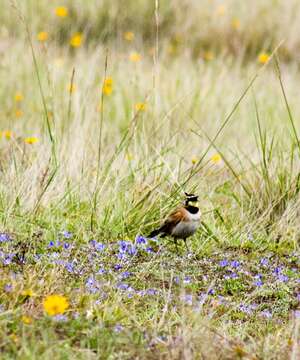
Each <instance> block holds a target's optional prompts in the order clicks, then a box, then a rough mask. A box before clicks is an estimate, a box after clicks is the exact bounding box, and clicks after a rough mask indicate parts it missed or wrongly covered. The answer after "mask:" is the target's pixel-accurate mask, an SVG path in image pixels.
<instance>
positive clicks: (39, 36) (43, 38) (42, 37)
mask: <svg viewBox="0 0 300 360" xmlns="http://www.w3.org/2000/svg"><path fill="white" fill-rule="evenodd" d="M48 37H49V35H48V33H47V32H46V31H40V32H39V33H38V34H37V39H38V41H40V42H44V41H47V40H48Z"/></svg>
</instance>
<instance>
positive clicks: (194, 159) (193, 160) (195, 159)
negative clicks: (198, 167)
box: [192, 157, 198, 165]
mask: <svg viewBox="0 0 300 360" xmlns="http://www.w3.org/2000/svg"><path fill="white" fill-rule="evenodd" d="M197 162H198V159H197V158H196V157H193V158H192V164H193V165H195V164H197Z"/></svg>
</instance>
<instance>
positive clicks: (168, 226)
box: [161, 209, 186, 233]
mask: <svg viewBox="0 0 300 360" xmlns="http://www.w3.org/2000/svg"><path fill="white" fill-rule="evenodd" d="M185 218H186V215H185V212H184V209H177V210H175V211H174V212H173V213H171V214H170V215H169V216H168V217H167V219H166V220H165V222H164V223H163V225H162V226H161V231H162V232H165V233H171V232H172V229H173V228H174V227H175V226H176V225H177V224H178V223H180V221H184V220H185Z"/></svg>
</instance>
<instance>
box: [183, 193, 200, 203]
mask: <svg viewBox="0 0 300 360" xmlns="http://www.w3.org/2000/svg"><path fill="white" fill-rule="evenodd" d="M185 205H186V206H188V205H193V206H197V205H198V195H195V194H188V193H186V192H185Z"/></svg>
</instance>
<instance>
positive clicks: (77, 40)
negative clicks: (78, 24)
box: [70, 33, 82, 48]
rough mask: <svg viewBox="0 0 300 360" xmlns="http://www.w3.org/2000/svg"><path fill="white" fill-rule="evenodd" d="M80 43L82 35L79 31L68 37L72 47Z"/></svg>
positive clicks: (76, 46)
mask: <svg viewBox="0 0 300 360" xmlns="http://www.w3.org/2000/svg"><path fill="white" fill-rule="evenodd" d="M81 44H82V35H81V34H80V33H76V34H74V35H73V36H72V37H71V39H70V45H71V46H72V47H74V48H78V47H80V46H81Z"/></svg>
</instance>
